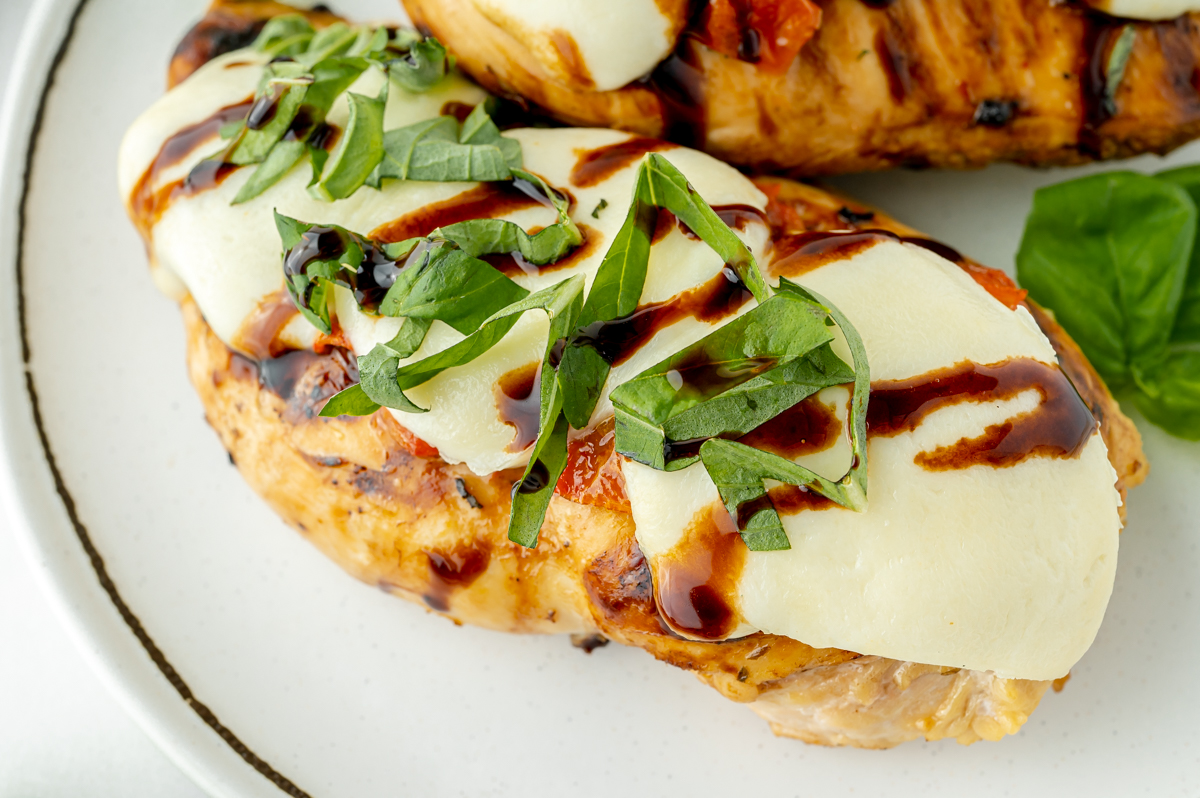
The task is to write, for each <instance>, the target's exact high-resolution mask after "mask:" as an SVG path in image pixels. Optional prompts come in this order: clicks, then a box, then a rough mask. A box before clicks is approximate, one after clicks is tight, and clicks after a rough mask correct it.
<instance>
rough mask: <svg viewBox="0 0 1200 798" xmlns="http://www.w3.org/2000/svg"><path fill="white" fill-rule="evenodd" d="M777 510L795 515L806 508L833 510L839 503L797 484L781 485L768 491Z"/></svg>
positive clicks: (784, 513) (780, 512)
mask: <svg viewBox="0 0 1200 798" xmlns="http://www.w3.org/2000/svg"><path fill="white" fill-rule="evenodd" d="M767 495H768V496H769V497H770V498H771V504H772V506H774V508H775V512H777V513H779V514H780V515H795V514H796V513H800V512H804V511H805V510H832V509H833V508H835V507H838V506H839V505H838V504H837V502H835V501H834V500H833V499H827V498H825V497H824V496H822V495H821V494H819V493H814V492H813V491H811V490H807V489H806V488H801V487H797V486H795V485H780V486H778V487H775V488H771V490H770V491H769V492H768V493H767Z"/></svg>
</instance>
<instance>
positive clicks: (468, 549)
mask: <svg viewBox="0 0 1200 798" xmlns="http://www.w3.org/2000/svg"><path fill="white" fill-rule="evenodd" d="M425 557H426V558H427V559H428V561H429V592H428V593H426V594H425V596H424V599H425V603H426V604H428V605H429V606H430V608H432V609H435V610H437V611H438V612H447V611H448V610H449V609H450V596H451V595H452V594H453V592H454V591H455V590H457V589H459V588H465V587H469V586H470V585H471V584H472V583H473V582H474V581H475V580H476V579H478V578H479V577H480V576H481V575H482V574H483V572H484V571H486V570H487V567H488V562H489V561H490V560H491V550H490V549H489V548H488V547H487V546H486V545H483V544H481V543H480V542H479V541H476V542H475V543H474V544H472V545H470V546H458V547H455V548H454V549H451V550H450V551H427V552H425Z"/></svg>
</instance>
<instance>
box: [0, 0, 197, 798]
mask: <svg viewBox="0 0 1200 798" xmlns="http://www.w3.org/2000/svg"><path fill="white" fill-rule="evenodd" d="M30 5H32V0H0V87H7V85H8V78H9V73H10V69H11V66H12V57H13V50H14V49H15V47H16V43H17V38H18V37H19V36H20V32H21V26H22V24H23V23H24V21H25V17H26V14H27V12H28V10H29V7H30ZM2 90H4V89H3V88H0V91H2ZM68 795H69V796H88V798H107V797H108V796H155V797H156V798H158V797H159V796H162V797H163V798H174V797H175V796H187V797H188V798H199V796H201V795H202V793H201V791H200V790H199V789H198V788H197V787H196V786H195V785H193V784H192V783H191V782H190V781H188V779H187V777H185V776H184V775H183V774H182V773H181V772H180V771H179V770H177V769H176V768H175V766H174V765H173V764H171V762H170V761H169V760H168V759H167V758H166V757H165V756H163V754H162V753H160V752H159V750H158V749H157V748H155V747H154V745H153V743H151V742H150V740H149V738H147V737H146V736H145V735H144V734H143V733H142V732H141V730H140V729H138V727H137V726H135V725H134V723H133V721H132V720H130V719H129V718H128V717H126V715H125V714H124V712H122V710H121V709H120V707H118V706H117V704H116V703H115V702H114V701H113V699H112V698H111V697H110V696H109V695H108V693H106V692H105V690H104V688H103V687H102V686H101V685H100V682H99V681H98V680H97V679H96V677H95V676H94V675H93V674H92V673H91V671H90V670H88V668H87V666H86V665H85V664H84V662H83V660H82V659H81V658H80V656H79V654H78V652H77V651H76V650H75V647H74V645H73V644H72V643H71V641H70V640H68V638H67V636H66V633H65V632H64V631H63V629H62V627H61V626H60V624H59V622H58V619H57V618H56V617H55V616H54V615H53V614H52V612H51V610H50V605H49V604H48V603H47V601H46V599H45V597H44V596H43V595H42V593H41V591H40V588H39V587H38V585H37V584H35V583H34V580H33V577H32V575H31V574H30V570H29V565H28V564H27V563H26V561H25V557H24V554H23V553H22V552H21V550H19V549H18V548H17V543H16V541H15V540H14V539H13V534H12V531H11V530H10V529H9V528H8V524H7V523H6V522H5V521H4V520H3V515H2V514H0V798H42V796H53V797H54V798H57V796H68Z"/></svg>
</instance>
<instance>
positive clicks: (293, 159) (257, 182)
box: [231, 141, 309, 205]
mask: <svg viewBox="0 0 1200 798" xmlns="http://www.w3.org/2000/svg"><path fill="white" fill-rule="evenodd" d="M308 150H309V148H308V146H307V145H305V143H304V142H303V141H281V142H279V143H278V144H276V145H275V146H274V147H272V148H271V151H270V152H269V153H268V154H267V157H266V158H265V159H264V160H263V162H262V163H261V164H259V167H258V168H257V169H255V170H254V171H253V172H252V173H251V174H250V178H249V179H248V180H247V181H246V182H245V183H243V184H242V187H241V188H240V189H238V193H237V194H236V195H234V197H233V202H232V203H231V204H233V205H238V204H240V203H243V202H246V201H248V200H252V199H254V198H255V197H257V196H258V195H259V194H261V193H263V192H264V191H266V190H267V189H268V188H270V187H271V186H273V185H275V183H277V182H279V180H280V179H281V178H282V177H283V176H284V175H286V174H287V173H288V172H289V171H290V170H291V168H292V167H293V166H295V165H296V164H297V163H298V162H299V161H300V159H301V158H303V157H304V154H305V153H306V152H308Z"/></svg>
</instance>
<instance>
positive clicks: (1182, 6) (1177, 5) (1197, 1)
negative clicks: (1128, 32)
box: [1087, 0, 1200, 19]
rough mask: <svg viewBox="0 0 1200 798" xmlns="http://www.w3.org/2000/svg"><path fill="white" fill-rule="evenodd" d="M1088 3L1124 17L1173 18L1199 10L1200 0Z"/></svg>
mask: <svg viewBox="0 0 1200 798" xmlns="http://www.w3.org/2000/svg"><path fill="white" fill-rule="evenodd" d="M1087 3H1088V5H1090V6H1091V7H1092V8H1095V9H1097V10H1099V11H1103V12H1105V13H1106V14H1111V15H1112V16H1114V17H1124V18H1126V19H1175V17H1178V16H1180V15H1182V14H1187V13H1189V12H1192V11H1200V0H1087Z"/></svg>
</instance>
